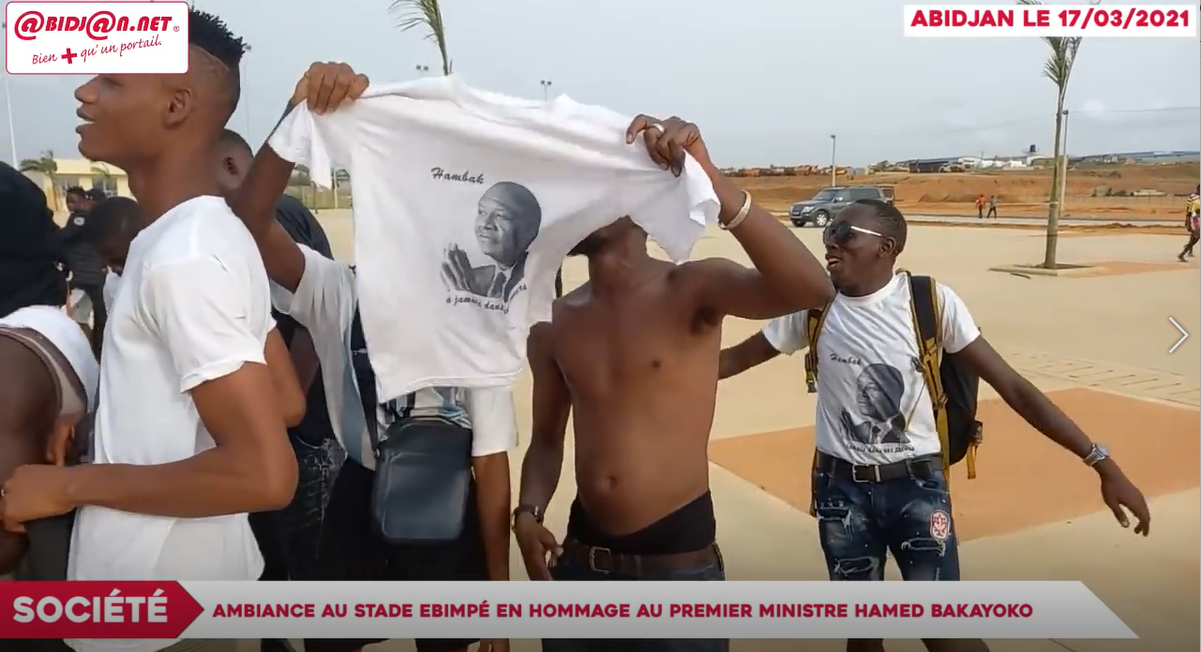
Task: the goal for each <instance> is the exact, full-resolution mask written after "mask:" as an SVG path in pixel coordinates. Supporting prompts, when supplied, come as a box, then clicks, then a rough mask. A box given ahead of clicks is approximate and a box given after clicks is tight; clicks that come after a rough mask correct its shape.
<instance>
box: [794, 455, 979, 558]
mask: <svg viewBox="0 0 1201 652" xmlns="http://www.w3.org/2000/svg"><path fill="white" fill-rule="evenodd" d="M813 474H814V475H813V498H814V507H815V508H816V511H817V527H818V533H819V535H820V537H821V544H822V552H824V553H825V555H826V567H827V568H828V569H829V571H830V579H831V580H843V581H880V580H883V579H884V564H885V561H886V559H887V555H888V552H889V551H891V552H892V556H893V558H894V559H896V561H897V566H898V567H899V568H900V571H901V577H903V578H904V579H905V580H909V581H944V582H947V581H951V582H953V581H958V580H959V546H958V543H957V541H956V538H955V530H954V527H953V525H952V521H951V496H950V494H949V493H948V492H947V481H946V478H945V477H944V476H943V472H942V471H941V470H938V471H933V472H931V473H929V474H927V475H928V477H924V478H916V477H910V478H903V479H899V480H892V481H889V482H879V483H869V482H856V481H854V480H853V479H851V478H849V477H845V476H843V475H838V476H837V477H835V476H834V475H832V474H831V473H829V472H828V471H824V470H819V469H815V470H814V472H813Z"/></svg>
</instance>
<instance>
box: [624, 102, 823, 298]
mask: <svg viewBox="0 0 1201 652" xmlns="http://www.w3.org/2000/svg"><path fill="white" fill-rule="evenodd" d="M638 134H642V137H643V140H644V142H645V143H646V148H647V151H648V152H649V153H650V156H651V159H653V160H654V161H655V162H656V163H659V164H660V165H663V166H665V167H668V168H670V169H671V170H672V171H673V172H674V173H675V174H677V175H678V174H680V173H681V172H682V171H683V168H684V162H685V156H684V155H685V153H687V154H689V155H691V156H692V157H693V158H694V159H696V161H697V162H698V163H699V164H700V165H701V167H702V168H703V169H704V171H705V174H707V175H708V176H709V180H710V181H711V182H712V183H713V190H714V192H716V193H717V198H718V200H719V201H720V203H721V212H720V213H719V214H718V220H720V221H721V223H722V224H723V225H726V226H727V228H729V230H730V232H731V233H733V234H734V237H735V238H737V239H738V242H739V243H740V244H741V245H742V248H743V249H744V250H745V251H746V253H747V256H749V257H750V259H751V263H752V264H753V265H754V267H755V268H754V269H747V268H745V267H743V266H741V265H739V264H737V263H734V262H731V261H728V260H716V259H712V260H703V261H699V262H696V263H690V264H688V265H685V266H684V268H685V270H687V274H688V276H689V277H690V278H693V279H694V280H695V281H696V282H697V284H698V285H697V286H698V289H699V290H700V293H701V295H700V299H701V302H702V306H703V307H705V308H708V309H711V310H713V311H714V312H717V313H718V314H721V315H734V316H736V317H744V318H747V319H767V318H771V317H779V316H781V315H785V314H787V313H790V312H795V311H797V310H803V309H806V308H814V307H817V306H821V305H824V304H825V303H827V302H829V301H830V300H831V299H833V298H834V286H833V285H832V284H831V282H830V277H829V275H828V274H827V273H826V270H825V268H824V267H823V266H822V264H821V263H820V262H818V260H817V258H815V257H814V256H813V254H812V253H811V252H810V251H809V249H808V248H807V247H806V246H805V245H804V244H803V243H802V242H801V241H800V240H798V239H797V238H796V237H795V236H793V235H792V233H791V232H790V231H789V230H788V229H787V228H786V227H785V226H784V225H783V224H782V223H781V222H780V220H778V219H776V218H775V217H774V216H773V215H772V214H771V213H768V212H767V211H766V210H764V209H762V208H760V207H759V206H757V205H756V204H754V203H753V202H751V196H750V194H749V193H746V192H745V191H743V190H741V189H740V188H738V187H737V186H735V185H734V183H733V182H732V181H730V180H729V179H727V178H726V177H725V175H723V174H722V173H721V172H720V171H719V170H718V169H717V166H716V165H714V164H713V161H712V160H711V159H710V158H709V152H708V150H707V149H706V148H705V143H704V141H703V140H702V139H701V134H700V131H699V130H698V129H697V127H696V125H694V124H692V123H690V122H685V121H683V120H680V119H679V118H669V119H668V120H666V121H659V120H655V119H654V118H650V117H647V116H644V115H643V116H638V117H637V118H635V119H634V122H633V123H632V124H631V125H630V128H629V131H628V132H627V135H626V140H627V141H628V142H630V143H632V142H634V139H635V137H636V136H637V135H638ZM744 208H745V210H744Z"/></svg>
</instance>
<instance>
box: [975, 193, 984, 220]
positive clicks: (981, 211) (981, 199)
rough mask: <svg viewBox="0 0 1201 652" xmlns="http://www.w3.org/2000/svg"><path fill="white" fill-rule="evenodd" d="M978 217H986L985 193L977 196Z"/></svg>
mask: <svg viewBox="0 0 1201 652" xmlns="http://www.w3.org/2000/svg"><path fill="white" fill-rule="evenodd" d="M976 217H978V218H980V219H984V195H977V196H976Z"/></svg>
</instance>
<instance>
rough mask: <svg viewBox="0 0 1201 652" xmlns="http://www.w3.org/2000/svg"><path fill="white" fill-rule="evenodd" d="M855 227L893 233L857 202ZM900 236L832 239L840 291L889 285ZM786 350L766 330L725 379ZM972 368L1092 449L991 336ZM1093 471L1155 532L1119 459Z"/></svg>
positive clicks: (1019, 408)
mask: <svg viewBox="0 0 1201 652" xmlns="http://www.w3.org/2000/svg"><path fill="white" fill-rule="evenodd" d="M839 221H846V222H849V223H850V224H852V225H854V226H856V227H859V228H861V229H866V230H869V231H874V232H877V233H884V234H887V230H886V228H885V226H884V225H882V224H881V222H880V220H879V219H878V217H877V216H876V213H875V208H873V207H871V206H866V205H862V204H852V205H851V206H848V207H847V208H845V209H843V211H842V212H840V213H839V214H838V216H837V217H836V218H835V222H839ZM899 253H900V251H899V248H898V245H897V242H896V240H894V239H893V238H890V237H879V236H874V235H868V234H864V233H855V234H854V235H853V236H852V237H851V239H850V241H848V242H847V243H846V244H845V245H838V244H833V243H828V244H827V245H826V260H827V266H828V269H829V272H830V276H831V278H832V280H833V281H834V284H835V286H836V287H837V288H838V291H839V292H840V293H842V294H845V295H847V296H853V297H854V296H864V295H867V294H871V293H872V292H875V291H877V290H879V289H880V288H883V287H884V286H885V285H887V284H888V283H889V282H890V281H891V280H892V278H893V276H894V274H895V268H896V256H897V254H899ZM778 355H779V351H777V350H776V349H775V348H774V347H773V346H772V345H771V344H770V343H769V342H768V341H767V338H766V337H765V336H764V335H763V333H762V332H759V333H756V334H755V335H752V336H751V337H750V338H748V339H747V340H745V341H743V342H742V343H740V344H737V345H735V346H733V347H730V348H728V349H725V350H724V351H722V352H721V377H722V378H729V377H731V376H736V375H738V374H740V373H742V372H744V371H747V370H748V369H751V368H753V367H756V366H758V365H760V364H763V363H764V362H767V361H768V360H771V359H772V358H775V357H776V356H778ZM956 356H957V357H958V359H959V360H962V361H963V362H964V363H965V364H966V365H967V367H968V368H970V369H971V370H972V371H974V372H975V373H976V374H978V375H979V376H980V378H981V379H982V380H984V382H986V383H988V384H989V385H991V386H992V388H993V389H995V390H996V391H997V394H998V395H1000V397H1001V399H1002V400H1004V401H1005V403H1006V404H1007V405H1009V407H1011V408H1013V411H1014V412H1017V413H1018V414H1019V415H1021V417H1022V418H1023V419H1025V420H1026V422H1027V423H1029V424H1030V425H1032V426H1034V427H1035V428H1036V429H1037V430H1038V431H1039V432H1041V433H1042V434H1043V435H1044V436H1045V437H1046V438H1047V439H1050V440H1051V441H1053V442H1055V443H1056V444H1059V445H1060V446H1061V447H1063V448H1065V449H1067V450H1068V451H1070V452H1072V453H1073V454H1074V455H1076V456H1077V457H1079V458H1080V459H1084V458H1085V457H1087V456H1088V454H1089V453H1090V452H1091V451H1092V446H1093V442H1092V440H1090V439H1089V438H1088V436H1087V435H1086V434H1084V432H1083V431H1081V430H1080V428H1079V426H1077V425H1076V424H1075V422H1073V421H1072V420H1071V418H1069V417H1068V416H1067V415H1066V414H1064V413H1063V411H1062V410H1060V409H1059V408H1058V407H1056V406H1055V404H1054V403H1052V402H1051V400H1050V399H1048V398H1047V396H1046V395H1045V394H1043V393H1042V392H1041V391H1040V390H1039V389H1038V388H1037V387H1035V386H1034V385H1033V384H1032V383H1031V382H1030V381H1028V380H1026V379H1025V378H1024V377H1022V375H1021V374H1019V373H1018V372H1017V371H1015V370H1014V369H1013V367H1011V366H1009V363H1007V362H1005V359H1004V358H1002V357H1001V356H1000V355H999V354H998V353H997V352H996V350H995V349H993V347H992V345H991V344H989V343H988V341H987V340H985V339H984V337H983V336H981V337H978V338H976V340H975V341H973V342H972V343H971V344H969V345H967V346H966V347H965V348H964V349H963V350H962V351H960V352H959V353H957V354H956ZM1093 469H1094V470H1095V471H1096V472H1097V476H1098V478H1099V479H1100V484H1101V498H1102V500H1104V502H1105V505H1106V506H1107V507H1109V509H1110V510H1111V511H1112V512H1113V515H1114V518H1115V519H1117V521H1118V523H1119V524H1121V526H1122V527H1124V528H1126V527H1130V518H1129V516H1127V511H1129V512H1130V513H1131V514H1133V515H1134V517H1135V519H1136V520H1137V524H1136V525H1135V526H1134V532H1135V534H1141V535H1143V536H1147V535H1148V534H1150V531H1151V510H1150V508H1148V506H1147V501H1146V499H1145V498H1144V497H1143V494H1142V492H1140V491H1139V490H1138V488H1137V487H1135V486H1134V484H1133V483H1131V482H1130V480H1129V479H1128V478H1127V477H1126V475H1125V474H1124V473H1123V472H1122V469H1121V467H1119V466H1118V463H1117V462H1116V461H1115V460H1113V459H1112V458H1110V459H1107V460H1103V461H1102V462H1100V463H1098V464H1097V465H1096V466H1094V467H1093ZM924 642H925V644H926V648H927V649H928V650H930V651H931V652H964V651H970V650H987V647H986V646H985V645H984V643H983V641H976V640H956V641H951V640H926V641H924ZM883 649H884V648H883V643H882V642H881V641H874V640H858V641H848V645H847V650H848V651H849V652H878V651H880V650H883Z"/></svg>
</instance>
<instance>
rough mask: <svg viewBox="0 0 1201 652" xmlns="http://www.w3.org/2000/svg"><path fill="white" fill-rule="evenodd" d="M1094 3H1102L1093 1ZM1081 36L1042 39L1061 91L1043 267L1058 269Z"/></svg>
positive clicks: (1046, 72)
mask: <svg viewBox="0 0 1201 652" xmlns="http://www.w3.org/2000/svg"><path fill="white" fill-rule="evenodd" d="M1018 4H1021V5H1040V4H1042V3H1041V2H1039V0H1018ZM1091 4H1094V5H1095V4H1100V0H1093V1H1092V2H1091ZM1082 40H1083V38H1082V37H1079V36H1068V37H1064V36H1045V37H1043V41H1045V42H1046V43H1047V45H1049V46H1051V56H1049V57H1047V62H1046V63H1045V64H1043V76H1045V77H1046V78H1047V79H1050V80H1051V83H1053V84H1055V88H1056V89H1057V90H1058V94H1057V95H1056V100H1055V171H1054V172H1053V173H1052V174H1051V205H1050V208H1049V210H1048V212H1047V250H1046V253H1045V255H1044V257H1043V267H1046V268H1047V269H1056V268H1057V266H1058V265H1057V263H1056V261H1055V257H1056V251H1057V250H1058V248H1059V214H1060V210H1061V209H1062V207H1063V197H1062V192H1061V190H1062V188H1061V182H1060V180H1061V179H1062V178H1063V177H1064V176H1066V175H1067V172H1068V170H1067V168H1068V166H1067V153H1066V152H1064V151H1063V147H1064V143H1063V118H1064V113H1065V112H1064V110H1063V104H1064V100H1065V99H1067V94H1068V80H1069V79H1070V78H1071V76H1072V66H1074V65H1076V53H1077V52H1078V51H1079V50H1080V42H1081V41H1082Z"/></svg>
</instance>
